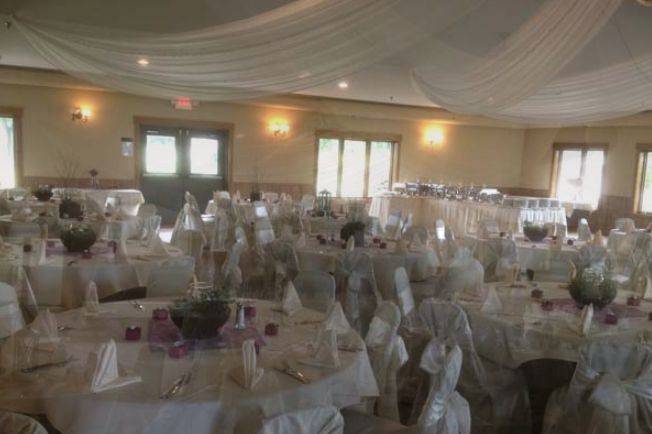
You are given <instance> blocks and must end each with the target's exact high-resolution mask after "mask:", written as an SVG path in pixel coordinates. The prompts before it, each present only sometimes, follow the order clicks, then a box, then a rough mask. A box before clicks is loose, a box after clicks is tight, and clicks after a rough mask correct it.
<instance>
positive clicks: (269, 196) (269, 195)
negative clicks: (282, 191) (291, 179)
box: [261, 191, 278, 203]
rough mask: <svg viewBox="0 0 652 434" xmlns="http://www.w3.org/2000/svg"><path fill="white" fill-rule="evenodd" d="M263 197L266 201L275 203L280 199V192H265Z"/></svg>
mask: <svg viewBox="0 0 652 434" xmlns="http://www.w3.org/2000/svg"><path fill="white" fill-rule="evenodd" d="M261 197H262V199H263V200H264V201H265V202H268V203H274V202H277V201H278V193H274V192H271V191H266V192H264V193H263V194H262V196H261Z"/></svg>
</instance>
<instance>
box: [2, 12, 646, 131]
mask: <svg viewBox="0 0 652 434" xmlns="http://www.w3.org/2000/svg"><path fill="white" fill-rule="evenodd" d="M13 21H14V23H15V27H16V28H17V29H18V31H20V32H21V33H22V34H23V35H24V36H25V37H26V38H27V40H28V41H29V42H30V43H31V45H32V46H33V47H34V48H35V49H36V50H37V51H38V53H39V54H40V55H42V56H43V57H44V58H45V59H46V60H48V61H49V62H50V63H52V64H53V65H54V66H55V67H57V68H59V69H61V70H63V71H65V72H67V73H69V74H71V75H74V76H77V77H80V78H83V79H86V80H88V81H91V82H94V83H97V84H100V85H103V86H107V87H111V88H114V89H117V90H121V91H125V92H129V93H135V94H141V95H147V96H155V97H166V98H176V97H181V96H184V97H190V98H193V99H198V100H234V99H242V98H251V97H257V96H261V95H266V94H275V93H287V92H293V91H298V90H304V89H308V88H310V87H313V86H316V85H318V84H322V83H326V82H329V81H333V80H336V79H340V78H342V77H345V76H347V75H349V74H351V73H354V72H357V71H361V70H364V69H365V68H371V67H373V65H375V64H378V63H379V62H390V63H396V62H400V63H401V64H402V65H407V66H408V67H409V68H410V70H411V75H412V80H413V85H414V87H415V88H416V89H418V90H419V91H420V92H422V93H423V94H424V95H426V96H427V97H428V98H429V99H430V100H431V101H432V102H434V103H435V104H437V105H440V106H442V107H444V108H446V109H449V110H451V111H454V112H459V113H468V114H479V115H486V116H491V117H495V118H501V119H507V120H512V121H517V122H524V123H529V124H573V123H579V122H587V121H594V120H601V119H608V118H613V117H618V116H624V115H629V114H633V113H637V112H640V111H644V110H649V109H652V44H650V43H649V41H650V40H652V25H650V23H651V22H652V8H646V7H644V6H641V5H639V4H637V3H636V2H635V1H633V0H545V1H543V2H539V1H534V0H522V1H521V0H519V1H516V0H456V1H450V0H295V1H293V2H290V3H288V4H286V5H285V6H281V7H279V8H276V9H273V10H271V11H267V12H263V13H260V14H258V15H254V16H252V17H249V18H246V19H242V20H238V21H233V22H229V23H225V24H220V25H216V26H212V27H208V28H202V29H198V30H192V31H186V32H181V33H170V34H161V33H143V32H135V31H133V30H124V29H116V28H103V27H97V26H91V25H81V24H74V23H65V22H56V21H44V20H40V19H37V18H29V17H27V16H23V15H21V14H19V15H18V16H17V17H14V18H13ZM505 22H509V25H508V26H506V25H505ZM505 27H507V28H505ZM484 30H486V31H485V32H484V33H483V31H484ZM492 30H495V31H494V33H501V32H502V33H503V37H502V38H500V39H499V40H492V39H491V38H487V37H485V36H486V35H488V34H490V33H489V32H490V31H492ZM141 58H145V59H147V60H148V61H149V65H147V66H142V65H139V64H138V60H139V59H141Z"/></svg>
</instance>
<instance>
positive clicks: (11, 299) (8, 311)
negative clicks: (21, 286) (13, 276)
mask: <svg viewBox="0 0 652 434" xmlns="http://www.w3.org/2000/svg"><path fill="white" fill-rule="evenodd" d="M24 326H25V319H24V318H23V313H22V311H21V309H20V304H19V303H18V294H17V293H16V289H14V287H13V286H11V285H8V284H6V283H3V282H0V339H2V338H5V337H7V336H10V335H12V334H14V333H15V332H17V331H18V330H20V329H22V328H23V327H24Z"/></svg>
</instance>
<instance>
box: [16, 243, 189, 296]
mask: <svg viewBox="0 0 652 434" xmlns="http://www.w3.org/2000/svg"><path fill="white" fill-rule="evenodd" d="M51 244H52V245H51V247H48V248H47V250H46V257H45V258H40V255H39V253H38V251H37V249H36V248H35V250H34V251H33V252H30V253H23V252H21V251H20V246H15V249H16V257H17V259H16V261H17V263H18V264H20V265H22V266H23V268H24V269H25V272H26V275H27V277H28V279H29V281H30V283H31V286H32V290H33V292H34V295H35V297H36V300H37V302H38V304H39V306H63V307H65V308H73V307H78V306H80V305H81V304H82V302H83V300H84V294H85V290H86V286H87V285H88V282H89V281H91V280H92V281H94V282H95V283H96V284H97V289H98V294H99V296H100V298H102V297H105V296H108V295H111V294H113V293H116V292H119V291H123V290H126V289H131V288H136V287H143V286H147V287H148V290H149V289H150V287H151V288H152V291H156V290H161V288H162V287H166V288H170V287H171V286H177V287H178V288H177V290H176V293H178V294H182V293H184V292H185V291H186V289H187V284H188V282H189V281H190V279H191V278H192V274H193V269H194V260H193V258H191V257H189V256H185V255H183V253H182V252H181V251H180V250H179V249H177V248H175V247H169V248H168V252H169V256H160V255H159V254H153V253H152V252H151V251H150V249H148V248H147V247H145V246H143V245H142V244H141V242H140V241H128V242H127V253H128V258H127V259H121V258H116V257H115V255H114V254H113V251H112V249H111V248H110V247H109V246H108V245H107V244H106V242H104V241H100V242H97V243H96V244H95V245H94V246H93V247H92V248H91V252H92V254H93V256H92V257H91V258H88V259H87V258H84V257H83V256H82V254H81V253H69V252H67V251H66V249H65V247H64V246H63V245H62V244H61V242H60V241H59V240H51ZM40 259H44V260H40Z"/></svg>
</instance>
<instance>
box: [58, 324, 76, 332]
mask: <svg viewBox="0 0 652 434" xmlns="http://www.w3.org/2000/svg"><path fill="white" fill-rule="evenodd" d="M68 330H74V329H73V328H72V327H70V326H62V325H60V326H57V331H58V332H59V333H62V332H67V331H68Z"/></svg>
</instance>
